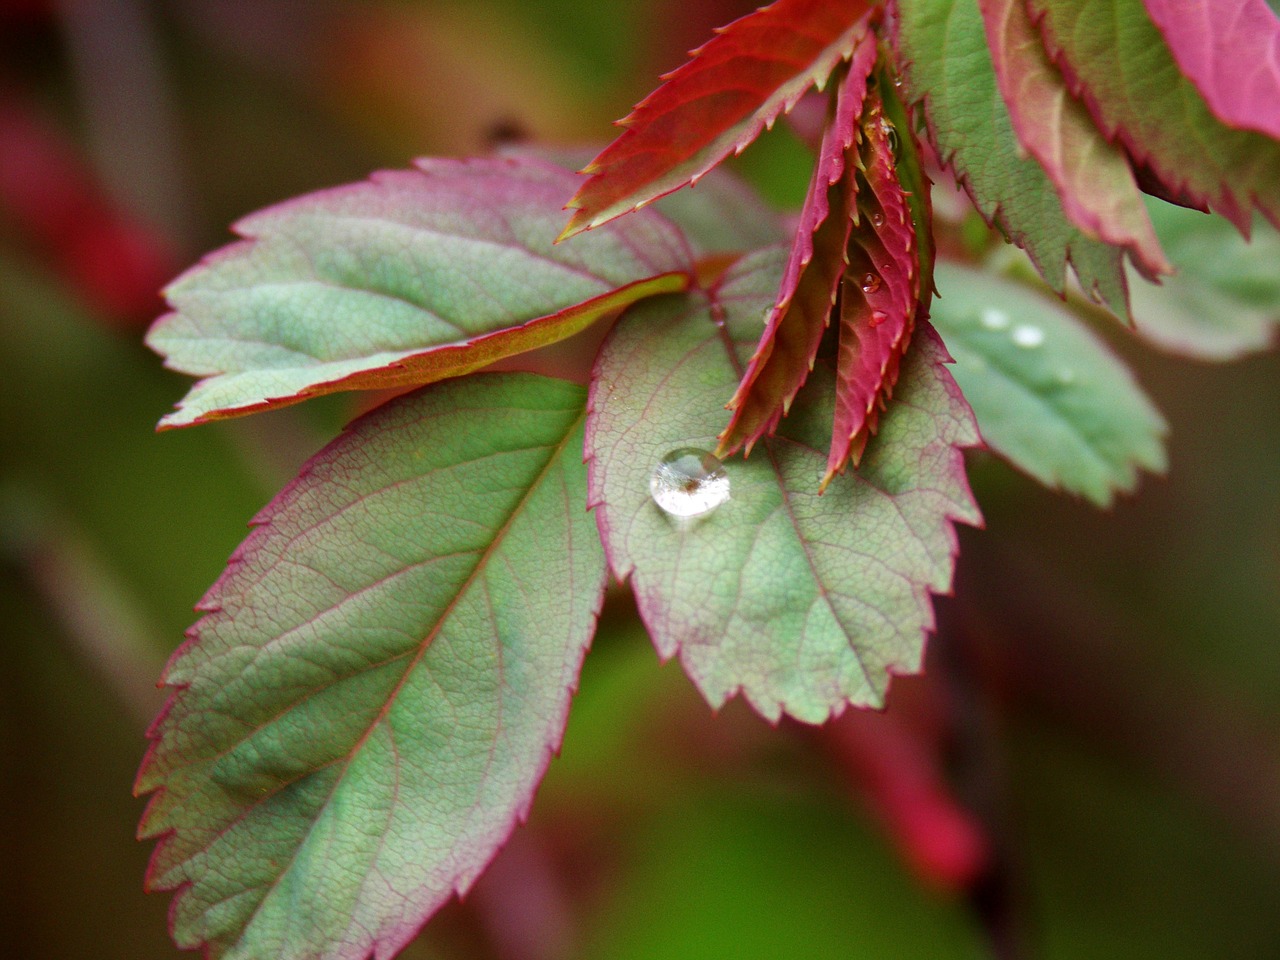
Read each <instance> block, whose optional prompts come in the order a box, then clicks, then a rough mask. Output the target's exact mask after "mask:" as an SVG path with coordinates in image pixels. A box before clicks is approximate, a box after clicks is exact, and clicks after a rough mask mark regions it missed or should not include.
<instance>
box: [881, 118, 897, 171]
mask: <svg viewBox="0 0 1280 960" xmlns="http://www.w3.org/2000/svg"><path fill="white" fill-rule="evenodd" d="M880 125H881V127H882V128H883V129H884V137H885V139H886V140H888V141H889V152H890V153H892V154H893V162H894V163H897V162H898V160H899V159H900V157H901V154H900V153H899V148H900V147H901V144H900V143H899V142H898V128H897V127H895V126H894V125H893V124H892V123H890V122H889V121H888V120H881V121H880Z"/></svg>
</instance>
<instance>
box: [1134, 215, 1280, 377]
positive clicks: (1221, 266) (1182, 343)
mask: <svg viewBox="0 0 1280 960" xmlns="http://www.w3.org/2000/svg"><path fill="white" fill-rule="evenodd" d="M1147 206H1148V208H1149V209H1150V211H1151V219H1152V221H1153V222H1154V223H1155V228H1156V233H1158V234H1159V235H1160V240H1161V242H1162V243H1163V244H1164V246H1165V248H1166V249H1167V250H1168V251H1169V258H1170V259H1171V260H1172V261H1173V263H1174V265H1175V266H1176V267H1177V268H1178V272H1177V273H1176V274H1175V275H1174V276H1172V277H1168V278H1166V279H1165V280H1164V282H1163V283H1162V284H1161V285H1160V286H1158V287H1157V286H1152V285H1151V284H1147V283H1134V284H1133V285H1132V286H1131V287H1130V296H1131V298H1132V301H1133V319H1134V325H1135V327H1136V328H1137V331H1138V333H1140V334H1141V335H1142V336H1143V337H1145V338H1146V339H1147V340H1149V341H1151V342H1152V343H1154V344H1156V345H1157V346H1160V347H1163V348H1165V349H1167V350H1172V351H1174V352H1176V353H1181V354H1184V355H1187V356H1192V357H1198V358H1200V359H1203V360H1233V359H1235V358H1237V357H1240V356H1243V355H1244V354H1246V353H1250V352H1253V351H1257V350H1264V349H1266V348H1268V347H1269V346H1271V345H1272V344H1273V343H1274V342H1275V340H1276V327H1277V324H1280V271H1277V269H1276V265H1277V264H1280V233H1277V232H1276V230H1275V229H1274V228H1273V227H1271V226H1270V225H1268V224H1266V223H1263V222H1261V221H1260V220H1257V221H1255V222H1254V224H1253V230H1252V239H1251V241H1250V242H1246V241H1245V240H1244V239H1242V238H1241V236H1240V234H1238V233H1237V232H1236V231H1235V230H1233V229H1232V228H1231V227H1230V226H1229V225H1228V224H1227V222H1226V221H1225V220H1223V219H1221V218H1220V217H1206V216H1205V215H1204V214H1201V213H1196V212H1195V211H1193V210H1184V209H1182V208H1180V207H1175V206H1172V205H1170V204H1167V203H1163V202H1161V201H1159V200H1155V199H1150V200H1148V201H1147Z"/></svg>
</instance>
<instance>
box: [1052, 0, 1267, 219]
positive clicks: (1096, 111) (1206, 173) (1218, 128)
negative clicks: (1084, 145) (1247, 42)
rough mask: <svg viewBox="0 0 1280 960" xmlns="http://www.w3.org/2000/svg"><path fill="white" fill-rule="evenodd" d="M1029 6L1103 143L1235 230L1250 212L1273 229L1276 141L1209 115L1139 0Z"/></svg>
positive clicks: (1062, 0) (1058, 0) (1064, 0)
mask: <svg viewBox="0 0 1280 960" xmlns="http://www.w3.org/2000/svg"><path fill="white" fill-rule="evenodd" d="M1027 3H1028V7H1029V9H1030V10H1031V13H1032V15H1033V17H1034V18H1035V19H1036V20H1037V21H1038V22H1039V24H1040V29H1041V32H1042V34H1043V35H1044V38H1045V46H1046V47H1047V48H1048V49H1049V52H1050V55H1051V56H1053V58H1054V59H1055V61H1056V62H1057V63H1058V64H1059V66H1060V67H1061V68H1062V70H1063V72H1064V73H1065V74H1066V75H1067V77H1068V82H1069V83H1071V85H1072V88H1073V90H1074V91H1075V92H1076V93H1077V95H1079V96H1080V97H1081V98H1082V99H1083V100H1084V102H1085V103H1086V104H1088V106H1089V110H1090V111H1091V112H1092V113H1093V117H1094V120H1095V122H1096V123H1097V124H1098V126H1099V127H1100V128H1101V129H1102V132H1103V133H1104V134H1105V135H1106V136H1107V137H1108V139H1111V140H1118V141H1119V142H1120V143H1122V144H1123V145H1124V146H1125V148H1126V150H1127V151H1128V152H1129V155H1130V156H1131V157H1132V158H1133V159H1134V161H1135V162H1136V163H1138V164H1139V165H1142V166H1146V167H1149V168H1150V169H1151V171H1152V172H1153V173H1154V174H1155V175H1156V176H1157V178H1158V179H1159V181H1160V182H1161V184H1162V185H1163V186H1164V187H1165V188H1166V189H1167V190H1168V191H1169V192H1170V193H1172V194H1176V195H1179V196H1185V197H1187V198H1189V199H1190V200H1191V201H1194V202H1195V203H1208V204H1209V206H1210V207H1211V208H1212V209H1213V210H1214V212H1216V213H1220V214H1222V216H1224V217H1226V218H1227V219H1228V220H1230V221H1231V222H1232V223H1234V224H1235V225H1236V228H1237V229H1239V230H1240V231H1241V232H1244V231H1247V230H1248V229H1249V223H1250V220H1251V218H1252V215H1253V208H1254V207H1255V206H1256V207H1257V208H1258V209H1259V210H1261V211H1262V212H1263V213H1264V214H1265V215H1266V216H1267V217H1268V218H1270V220H1271V222H1272V223H1275V224H1277V225H1280V143H1277V142H1276V141H1275V140H1272V139H1271V138H1269V137H1267V136H1266V135H1264V134H1261V133H1256V132H1254V131H1252V130H1235V129H1232V128H1231V127H1228V126H1226V125H1225V124H1223V123H1222V122H1221V121H1219V120H1218V118H1217V117H1215V116H1214V114H1213V111H1211V110H1210V109H1209V106H1208V104H1206V103H1205V102H1204V99H1203V98H1202V97H1201V96H1200V92H1199V91H1198V90H1197V89H1196V86H1195V84H1194V83H1193V82H1192V81H1191V80H1190V79H1188V78H1187V77H1186V76H1185V75H1184V74H1183V73H1182V71H1181V69H1180V68H1179V67H1178V64H1177V62H1176V61H1175V60H1174V58H1173V55H1172V54H1171V53H1170V52H1169V48H1168V46H1167V45H1166V44H1165V41H1164V37H1162V36H1161V35H1160V31H1159V30H1158V29H1157V28H1156V26H1155V24H1154V23H1152V22H1151V18H1150V17H1149V16H1148V15H1147V11H1146V9H1145V8H1144V7H1143V5H1142V0H1027ZM1224 15H1225V13H1224ZM1204 39H1206V40H1207V39H1210V38H1208V37H1206V38H1204ZM1215 55H1216V56H1222V55H1224V54H1221V53H1215ZM1225 55H1227V56H1231V55H1236V54H1230V53H1228V54H1225Z"/></svg>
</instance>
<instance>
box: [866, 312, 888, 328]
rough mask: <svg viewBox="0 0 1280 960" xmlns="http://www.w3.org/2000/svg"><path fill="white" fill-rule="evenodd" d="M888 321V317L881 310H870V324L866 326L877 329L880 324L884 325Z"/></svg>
mask: <svg viewBox="0 0 1280 960" xmlns="http://www.w3.org/2000/svg"><path fill="white" fill-rule="evenodd" d="M888 319H889V315H888V314H887V313H885V312H884V311H883V310H872V311H871V322H870V323H869V324H868V326H872V327H878V326H880V324H882V323H884V322H885V321H886V320H888Z"/></svg>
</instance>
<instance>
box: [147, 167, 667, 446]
mask: <svg viewBox="0 0 1280 960" xmlns="http://www.w3.org/2000/svg"><path fill="white" fill-rule="evenodd" d="M576 182H577V179H576V178H575V177H574V175H573V174H572V173H570V172H568V171H565V170H562V169H560V168H557V167H554V166H552V165H550V164H548V163H543V162H541V161H537V160H534V159H531V158H529V157H500V158H492V159H482V160H469V161H455V160H421V161H419V162H418V169H416V170H401V171H384V172H383V173H380V174H376V175H375V176H374V177H373V178H372V179H371V180H369V181H366V182H364V183H357V184H351V185H348V186H345V187H337V188H335V189H332V190H326V191H322V192H320V193H315V194H311V195H309V196H305V197H300V198H298V199H295V200H291V201H288V202H286V203H282V204H279V205H277V206H274V207H270V208H268V209H266V210H263V211H261V212H259V213H255V214H253V215H251V216H249V217H246V218H245V219H244V220H241V221H240V222H239V223H238V224H236V228H235V229H236V231H237V232H238V233H240V234H241V235H242V236H243V237H245V238H246V239H245V240H243V241H241V242H239V243H235V244H232V245H231V246H229V247H226V248H224V249H223V250H221V251H219V252H218V253H215V254H213V255H212V256H210V257H208V258H206V259H205V260H204V261H203V262H202V263H200V264H199V265H197V266H196V267H194V268H192V269H191V270H189V271H188V272H187V273H185V274H184V275H183V276H182V277H180V278H179V279H178V280H177V281H175V282H174V283H173V284H172V285H171V286H170V287H169V289H168V290H167V291H166V295H167V296H168V298H169V302H170V303H171V304H172V306H173V308H174V312H173V313H170V314H168V315H167V316H165V317H162V318H161V319H160V320H159V321H157V322H156V324H155V325H154V326H153V327H152V329H151V332H150V333H149V335H148V337H147V342H148V344H149V345H150V346H151V347H152V349H154V350H156V351H157V352H159V353H160V354H162V355H163V356H164V357H165V359H166V364H167V365H168V366H169V367H172V368H173V369H176V370H180V371H182V372H183V373H189V374H193V375H195V376H200V377H204V378H205V379H202V380H201V381H199V382H198V383H197V384H196V385H195V386H194V387H192V389H191V391H190V392H189V393H188V394H187V397H186V398H185V399H184V400H183V401H182V403H181V404H179V406H178V409H177V410H176V411H175V412H174V413H171V414H169V415H168V416H167V417H165V418H164V419H163V420H162V421H161V426H162V427H179V426H187V425H190V424H194V423H202V422H205V421H208V420H215V419H219V418H223V417H229V416H238V415H241V414H245V413H252V412H254V411H257V410H263V409H266V408H268V407H274V406H280V405H283V404H288V403H297V402H298V401H300V400H304V399H306V398H307V397H311V396H316V395H318V394H322V393H331V392H334V391H338V390H355V389H379V388H386V387H404V386H411V385H415V384H421V383H428V382H431V381H434V380H441V379H444V378H445V377H451V376H457V375H460V374H463V373H467V372H469V371H471V370H476V369H479V368H480V367H483V366H486V365H488V364H489V363H492V362H493V361H495V360H498V359H501V358H502V357H506V356H510V355H512V354H515V353H521V352H523V351H525V350H530V349H533V348H535V347H539V346H544V345H546V344H548V343H552V342H554V341H556V340H561V339H563V338H565V337H567V336H570V335H571V334H573V333H576V332H578V331H579V330H581V329H583V328H584V327H586V326H587V325H588V324H590V323H591V322H592V321H594V320H596V319H597V318H599V317H600V316H602V315H603V314H605V313H609V312H611V311H615V310H618V309H620V308H622V307H623V306H625V305H626V304H628V303H631V302H633V301H635V300H637V299H639V298H641V297H645V296H650V295H652V294H654V293H660V292H670V291H672V290H679V289H683V288H684V287H685V286H687V285H688V284H689V282H690V275H689V274H690V270H691V263H692V254H691V253H690V251H689V248H688V245H687V244H686V243H685V241H684V238H683V236H682V235H681V234H680V231H679V230H678V229H677V228H676V227H675V226H674V225H673V224H671V223H670V222H669V221H667V220H666V219H665V218H664V217H662V216H661V215H659V214H657V213H654V212H652V211H645V212H644V213H643V214H642V215H640V216H638V217H632V218H629V219H628V220H627V222H626V223H621V224H617V225H615V226H611V227H610V228H609V229H608V230H600V231H596V232H595V233H594V234H593V235H592V236H591V237H587V238H583V239H581V240H577V241H575V242H573V243H562V244H559V245H553V242H552V241H553V239H554V237H555V234H556V230H557V229H558V227H559V223H560V220H561V217H562V215H563V214H562V212H561V205H562V204H563V202H564V197H565V195H566V194H567V192H568V191H570V190H572V189H573V185H574V184H575V183H576Z"/></svg>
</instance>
